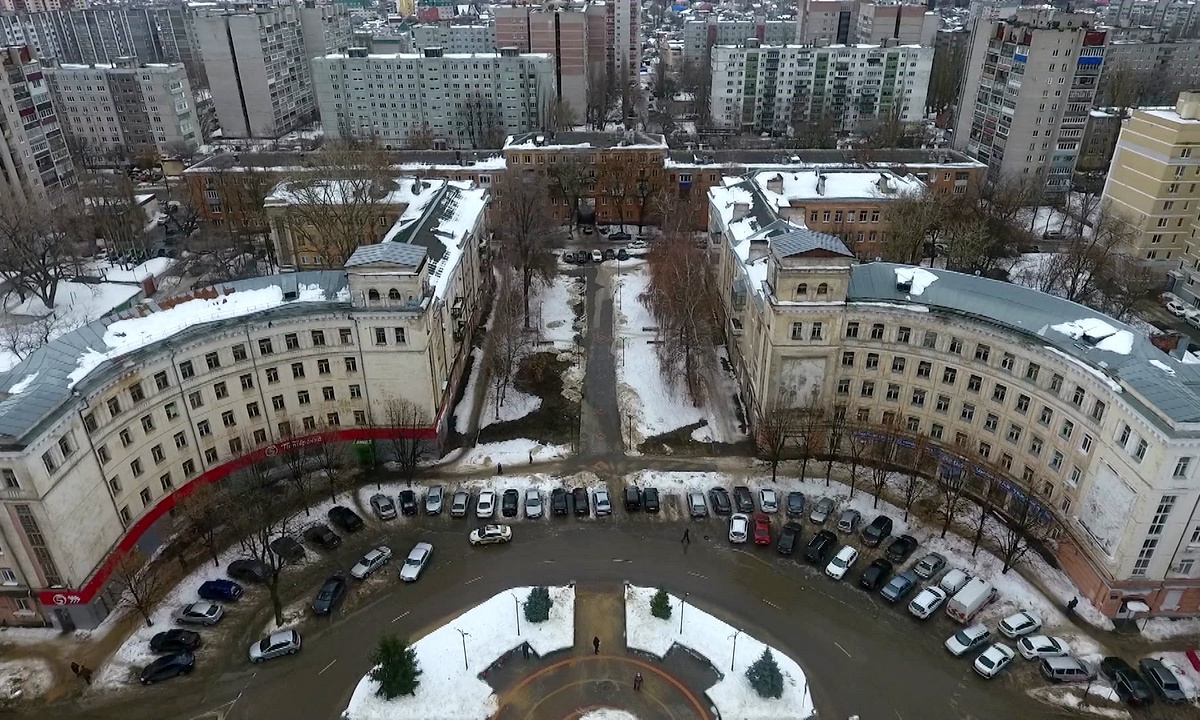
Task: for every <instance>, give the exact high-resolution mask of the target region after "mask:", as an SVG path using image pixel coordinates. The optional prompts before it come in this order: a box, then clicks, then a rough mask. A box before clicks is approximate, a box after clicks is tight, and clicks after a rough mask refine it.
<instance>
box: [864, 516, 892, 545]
mask: <svg viewBox="0 0 1200 720" xmlns="http://www.w3.org/2000/svg"><path fill="white" fill-rule="evenodd" d="M891 534H892V519H891V518H890V517H888V516H887V515H880V516H879V517H877V518H875V519H874V520H872V521H871V524H870V525H868V526H866V527H865V528H863V531H862V539H863V543H864V544H865V545H866V546H867V547H879V543H881V542H883V541H884V540H885V539H887V536H888V535H891Z"/></svg>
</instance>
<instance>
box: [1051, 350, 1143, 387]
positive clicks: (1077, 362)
mask: <svg viewBox="0 0 1200 720" xmlns="http://www.w3.org/2000/svg"><path fill="white" fill-rule="evenodd" d="M1045 347H1046V349H1047V350H1049V351H1050V352H1052V353H1054V354H1056V355H1060V356H1062V357H1064V358H1066V359H1067V360H1069V361H1070V362H1072V363H1074V364H1075V366H1076V367H1079V368H1080V369H1082V370H1084V371H1086V372H1088V373H1090V374H1091V375H1094V376H1095V377H1096V379H1098V380H1099V381H1100V382H1102V383H1104V384H1105V385H1107V386H1108V389H1109V390H1112V391H1113V392H1115V393H1119V392H1123V391H1124V390H1123V389H1122V388H1121V384H1120V383H1118V382H1117V381H1115V380H1113V379H1112V378H1110V377H1109V376H1107V375H1105V374H1104V373H1102V372H1100V371H1099V370H1097V369H1096V368H1094V367H1092V366H1091V365H1088V364H1087V363H1085V362H1084V361H1082V360H1080V359H1079V358H1077V357H1074V356H1072V355H1068V354H1067V353H1065V352H1063V351H1062V350H1059V349H1058V348H1056V347H1050V346H1049V345H1046V346H1045Z"/></svg>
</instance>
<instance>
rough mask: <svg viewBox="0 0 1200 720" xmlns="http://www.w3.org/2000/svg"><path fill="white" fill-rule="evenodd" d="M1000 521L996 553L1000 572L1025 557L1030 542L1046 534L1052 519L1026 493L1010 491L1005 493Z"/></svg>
mask: <svg viewBox="0 0 1200 720" xmlns="http://www.w3.org/2000/svg"><path fill="white" fill-rule="evenodd" d="M1003 524H1004V529H1003V530H1001V532H1000V557H1001V559H1003V560H1004V566H1003V567H1002V568H1001V569H1000V574H1001V575H1004V574H1007V573H1008V571H1009V570H1011V569H1012V568H1013V566H1015V565H1016V564H1017V563H1018V562H1020V561H1021V559H1022V558H1024V557H1025V554H1026V553H1027V552H1029V549H1030V547H1031V543H1036V542H1040V541H1041V540H1043V539H1044V538H1045V537H1046V535H1047V533H1048V532H1049V531H1050V529H1051V527H1053V519H1052V516H1051V515H1050V513H1048V512H1046V511H1045V509H1043V508H1042V506H1041V505H1039V504H1038V503H1037V502H1036V501H1034V500H1033V499H1031V498H1030V497H1029V496H1027V495H1023V494H1022V495H1015V494H1014V495H1011V496H1009V501H1008V509H1007V511H1006V512H1005V513H1004V523H1003Z"/></svg>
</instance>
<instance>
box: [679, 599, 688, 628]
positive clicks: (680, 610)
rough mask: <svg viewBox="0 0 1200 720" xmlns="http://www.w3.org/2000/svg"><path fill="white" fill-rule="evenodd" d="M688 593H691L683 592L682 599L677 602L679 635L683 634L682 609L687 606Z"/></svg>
mask: <svg viewBox="0 0 1200 720" xmlns="http://www.w3.org/2000/svg"><path fill="white" fill-rule="evenodd" d="M688 595H691V593H684V594H683V600H681V601H680V602H679V634H680V635H682V634H683V609H684V608H685V607H687V599H688Z"/></svg>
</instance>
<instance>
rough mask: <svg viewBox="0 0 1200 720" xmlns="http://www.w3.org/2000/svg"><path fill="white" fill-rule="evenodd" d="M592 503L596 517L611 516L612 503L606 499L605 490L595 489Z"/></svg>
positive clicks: (606, 490)
mask: <svg viewBox="0 0 1200 720" xmlns="http://www.w3.org/2000/svg"><path fill="white" fill-rule="evenodd" d="M592 501H593V503H594V504H595V506H596V517H604V516H606V515H612V501H611V500H609V499H608V489H607V488H596V489H595V490H593V491H592Z"/></svg>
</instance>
